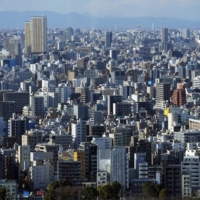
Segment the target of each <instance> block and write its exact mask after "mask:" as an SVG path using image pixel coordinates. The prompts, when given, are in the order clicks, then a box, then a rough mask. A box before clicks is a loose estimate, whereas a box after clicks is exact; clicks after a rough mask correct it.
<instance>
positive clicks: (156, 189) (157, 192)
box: [153, 183, 162, 197]
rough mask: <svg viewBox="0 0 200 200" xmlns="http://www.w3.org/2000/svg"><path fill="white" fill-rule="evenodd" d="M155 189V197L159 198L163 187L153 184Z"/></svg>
mask: <svg viewBox="0 0 200 200" xmlns="http://www.w3.org/2000/svg"><path fill="white" fill-rule="evenodd" d="M153 187H154V189H155V196H154V197H159V194H160V191H161V190H162V186H161V185H160V184H156V183H154V184H153Z"/></svg>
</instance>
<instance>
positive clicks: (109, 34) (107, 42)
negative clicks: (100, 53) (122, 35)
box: [105, 31, 112, 48]
mask: <svg viewBox="0 0 200 200" xmlns="http://www.w3.org/2000/svg"><path fill="white" fill-rule="evenodd" d="M111 43H112V32H109V31H106V39H105V46H106V48H109V47H111Z"/></svg>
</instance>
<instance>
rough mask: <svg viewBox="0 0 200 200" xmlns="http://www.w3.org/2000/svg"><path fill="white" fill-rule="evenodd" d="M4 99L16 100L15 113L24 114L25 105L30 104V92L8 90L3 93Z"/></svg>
mask: <svg viewBox="0 0 200 200" xmlns="http://www.w3.org/2000/svg"><path fill="white" fill-rule="evenodd" d="M3 100H4V101H14V102H15V103H16V110H15V113H17V114H18V113H19V114H22V110H23V107H24V106H28V105H29V93H28V92H21V91H18V92H7V93H4V94H3Z"/></svg>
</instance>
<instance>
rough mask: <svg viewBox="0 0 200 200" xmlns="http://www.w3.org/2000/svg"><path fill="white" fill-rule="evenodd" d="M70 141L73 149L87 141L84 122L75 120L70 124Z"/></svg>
mask: <svg viewBox="0 0 200 200" xmlns="http://www.w3.org/2000/svg"><path fill="white" fill-rule="evenodd" d="M71 131H72V141H73V143H74V148H78V147H79V145H80V143H81V142H86V141H87V125H86V121H85V120H81V119H80V120H77V122H76V123H72V124H71Z"/></svg>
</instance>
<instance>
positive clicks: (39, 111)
mask: <svg viewBox="0 0 200 200" xmlns="http://www.w3.org/2000/svg"><path fill="white" fill-rule="evenodd" d="M30 106H31V113H32V117H35V116H36V117H43V115H44V97H43V96H39V95H34V96H33V95H32V96H31V97H30Z"/></svg>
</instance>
